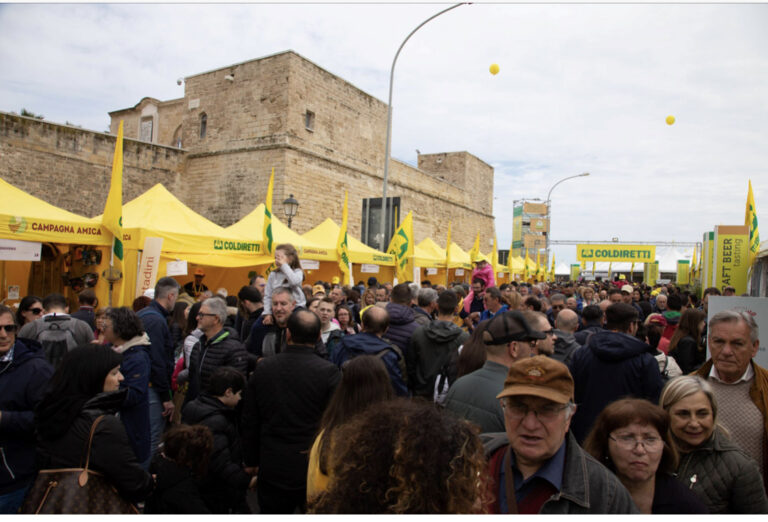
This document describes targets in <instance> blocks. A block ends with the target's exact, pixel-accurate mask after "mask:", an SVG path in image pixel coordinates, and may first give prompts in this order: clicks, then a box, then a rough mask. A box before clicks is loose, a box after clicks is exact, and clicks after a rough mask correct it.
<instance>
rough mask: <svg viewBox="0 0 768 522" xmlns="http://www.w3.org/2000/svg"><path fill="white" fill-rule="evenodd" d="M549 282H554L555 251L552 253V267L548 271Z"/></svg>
mask: <svg viewBox="0 0 768 522" xmlns="http://www.w3.org/2000/svg"><path fill="white" fill-rule="evenodd" d="M549 280H550V281H554V280H555V251H554V250H553V251H552V267H551V268H550V269H549Z"/></svg>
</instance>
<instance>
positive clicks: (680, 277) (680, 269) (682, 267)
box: [677, 259, 691, 285]
mask: <svg viewBox="0 0 768 522" xmlns="http://www.w3.org/2000/svg"><path fill="white" fill-rule="evenodd" d="M690 268H691V262H690V261H688V260H687V259H680V260H678V261H677V284H678V285H687V284H690V282H691V280H690V277H689V276H690Z"/></svg>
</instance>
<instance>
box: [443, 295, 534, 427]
mask: <svg viewBox="0 0 768 522" xmlns="http://www.w3.org/2000/svg"><path fill="white" fill-rule="evenodd" d="M526 313H529V312H526ZM529 317H530V316H529ZM545 322H546V319H545ZM535 324H536V323H535V322H533V321H529V320H528V319H527V318H526V316H525V315H524V314H523V313H521V312H519V311H517V310H513V311H511V312H504V313H501V314H498V315H496V316H494V317H493V318H492V319H489V320H488V323H487V326H486V328H485V331H484V332H483V338H482V339H483V343H484V344H485V353H486V361H485V364H483V367H482V368H480V369H479V370H475V371H474V372H472V373H470V374H467V375H464V376H462V377H460V378H459V379H457V380H456V382H455V383H453V386H451V387H450V389H449V390H448V395H447V396H446V398H445V408H446V409H447V410H449V411H452V412H453V413H455V414H456V415H458V416H459V417H461V418H463V419H466V420H468V421H470V422H473V423H475V424H477V425H478V426H479V427H480V431H481V433H488V432H500V431H504V414H503V413H502V411H501V406H499V402H498V401H497V400H496V395H497V394H498V393H499V392H500V391H501V390H502V388H503V387H504V379H505V378H506V377H507V371H508V370H509V367H510V366H511V365H512V364H513V363H514V362H515V361H518V360H522V359H527V358H530V357H531V355H533V352H534V349H535V345H536V343H537V342H541V340H543V339H545V338H546V334H544V333H542V332H540V331H538V330H537V328H536V327H535ZM548 329H549V328H548Z"/></svg>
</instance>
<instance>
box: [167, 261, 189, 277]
mask: <svg viewBox="0 0 768 522" xmlns="http://www.w3.org/2000/svg"><path fill="white" fill-rule="evenodd" d="M188 273H189V269H188V268H187V262H186V261H169V262H168V264H167V265H166V266H165V275H167V276H169V277H172V276H185V275H187V274H188Z"/></svg>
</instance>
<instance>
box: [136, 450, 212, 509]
mask: <svg viewBox="0 0 768 522" xmlns="http://www.w3.org/2000/svg"><path fill="white" fill-rule="evenodd" d="M149 471H150V473H152V474H154V475H156V476H157V485H156V486H155V491H154V492H153V493H152V495H151V496H150V497H149V498H148V499H147V504H146V506H145V507H144V513H145V514H148V515H180V514H190V515H197V514H208V513H210V512H211V511H210V510H209V509H208V507H207V506H206V505H205V502H203V500H202V494H201V493H200V483H199V481H198V479H197V477H195V476H194V475H193V474H192V470H190V469H189V468H187V467H184V466H181V465H179V464H176V463H175V462H173V461H172V460H168V459H167V458H165V457H163V456H162V455H161V454H159V453H158V454H157V455H155V457H154V459H153V460H152V464H151V465H150V467H149Z"/></svg>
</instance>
